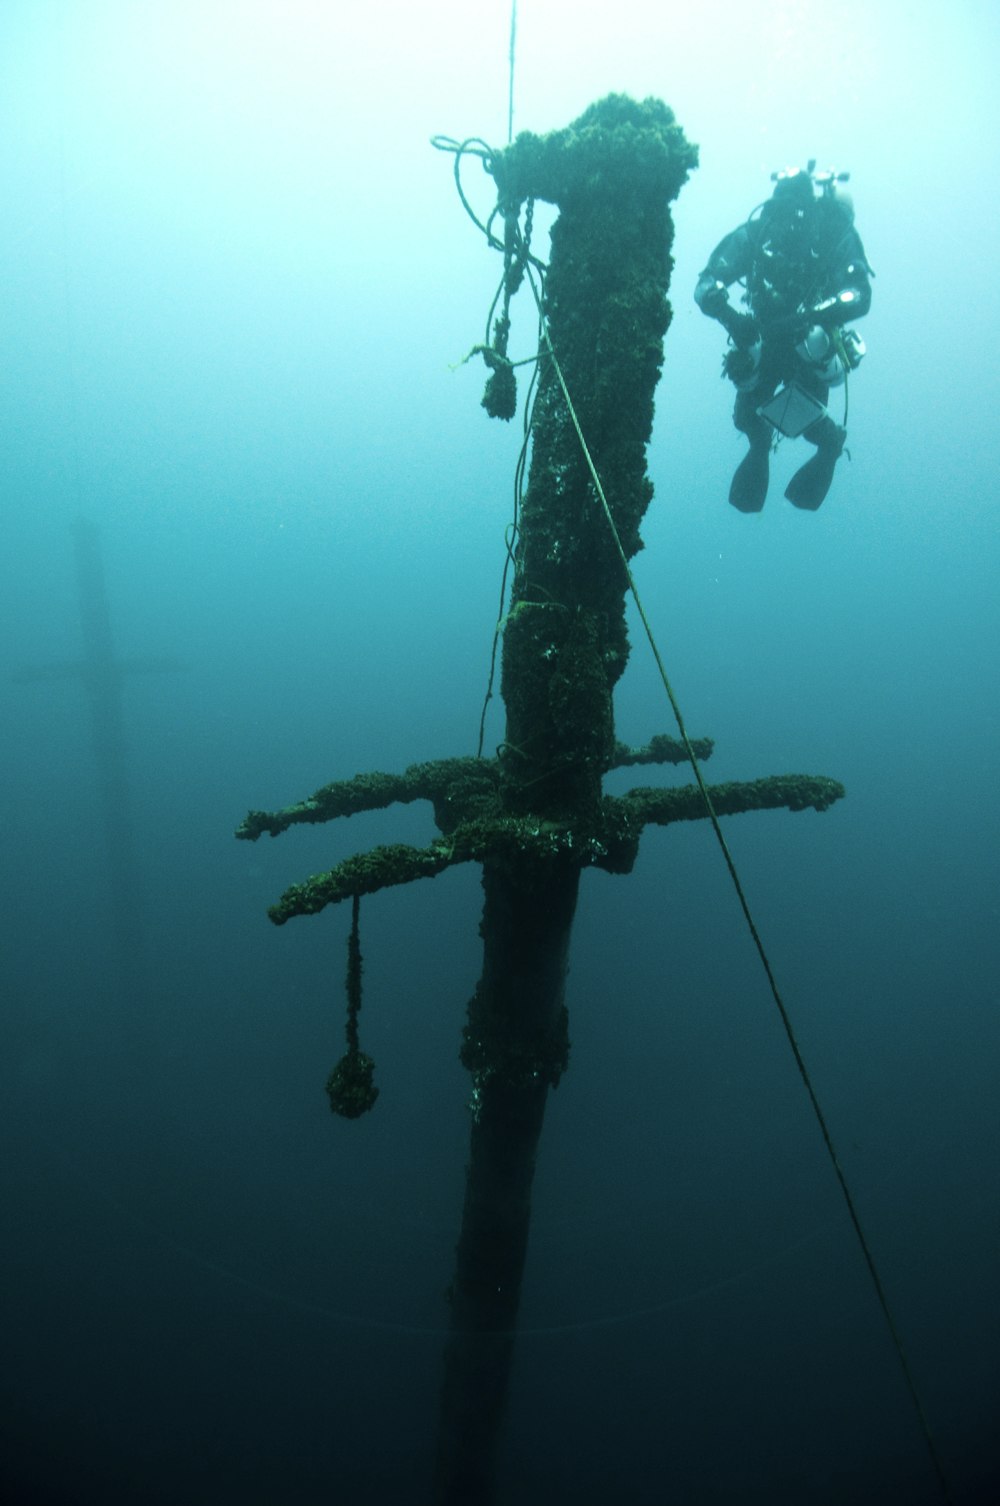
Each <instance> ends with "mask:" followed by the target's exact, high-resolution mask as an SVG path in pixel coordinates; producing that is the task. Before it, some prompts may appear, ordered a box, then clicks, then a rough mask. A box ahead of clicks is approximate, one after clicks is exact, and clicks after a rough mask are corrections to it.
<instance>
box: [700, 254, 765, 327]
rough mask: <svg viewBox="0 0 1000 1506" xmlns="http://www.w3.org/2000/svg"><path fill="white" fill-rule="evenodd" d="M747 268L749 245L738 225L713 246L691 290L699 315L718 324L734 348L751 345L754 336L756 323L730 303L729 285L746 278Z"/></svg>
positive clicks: (748, 264)
mask: <svg viewBox="0 0 1000 1506" xmlns="http://www.w3.org/2000/svg"><path fill="white" fill-rule="evenodd" d="M749 266H750V244H749V239H748V237H747V233H746V226H745V225H741V226H740V228H739V229H738V230H733V231H732V232H731V233H730V234H729V235H727V236H726V238H725V240H723V241H720V242H719V244H718V245H717V246H716V248H715V250H714V251H713V252H712V254H711V256H710V257H709V259H708V265H707V266H706V267H705V270H704V271H703V272H702V274H701V276H700V277H699V278H698V281H697V283H696V285H695V290H694V301H695V303H696V304H697V305H698V307H699V308H700V309H701V311H702V313H703V314H707V316H708V317H709V319H715V320H717V321H718V323H719V324H721V325H722V327H723V329H724V330H725V331H726V333H727V334H728V335H729V337H730V339H731V340H732V341H733V342H734V344H736V345H752V344H753V342H754V340H755V339H756V336H757V325H756V321H755V320H754V319H753V318H752V317H751V316H750V315H749V314H741V313H739V311H738V310H737V309H734V308H733V306H732V304H731V303H730V301H729V288H730V285H731V284H732V283H734V282H736V281H737V280H738V279H739V278H740V277H745V276H746V274H747V271H748V270H749Z"/></svg>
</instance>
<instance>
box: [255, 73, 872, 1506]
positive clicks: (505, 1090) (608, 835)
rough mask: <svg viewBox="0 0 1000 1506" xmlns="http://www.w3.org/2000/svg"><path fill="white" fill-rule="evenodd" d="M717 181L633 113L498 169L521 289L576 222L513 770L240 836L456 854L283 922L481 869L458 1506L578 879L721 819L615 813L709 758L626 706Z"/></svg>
mask: <svg viewBox="0 0 1000 1506" xmlns="http://www.w3.org/2000/svg"><path fill="white" fill-rule="evenodd" d="M456 146H457V143H456ZM480 155H482V154H480ZM695 161H696V153H695V149H694V148H693V147H692V146H691V145H690V144H689V143H688V142H687V140H686V139H685V137H684V135H683V132H682V131H681V129H680V127H679V126H678V125H677V123H676V121H675V120H674V117H673V114H672V112H671V111H670V110H669V109H668V108H667V107H666V106H665V105H664V104H662V103H661V102H660V101H658V100H646V101H645V102H644V103H641V104H639V103H636V102H635V101H633V100H630V99H627V98H625V97H623V96H610V97H609V98H607V99H605V100H603V101H601V102H599V103H598V104H595V105H593V106H591V107H590V108H589V109H588V110H587V111H586V112H585V113H584V114H583V115H582V116H581V117H580V119H579V120H577V121H576V122H575V123H574V124H573V125H572V126H570V127H568V128H567V129H565V130H562V131H556V132H553V133H551V134H550V135H547V136H544V137H538V136H535V135H532V134H530V133H523V134H522V135H520V136H518V137H517V139H516V140H515V141H514V142H513V144H512V145H511V146H509V147H508V148H507V149H506V150H504V151H502V152H498V153H491V154H489V155H487V156H485V158H484V165H485V166H486V168H487V171H488V172H489V173H490V174H491V175H492V177H493V179H494V180H495V183H496V188H497V197H498V212H499V213H500V214H501V215H502V216H503V220H504V223H505V225H506V227H507V235H506V237H505V242H506V245H507V251H508V256H507V273H508V277H511V278H513V277H517V275H518V263H519V258H520V271H521V272H522V273H523V271H524V264H525V259H526V248H524V246H523V241H521V240H520V237H519V231H518V228H517V227H518V222H519V216H520V213H521V210H522V207H523V206H524V205H525V204H526V203H529V204H530V203H531V202H532V201H533V200H536V199H543V200H546V201H547V202H550V203H552V204H554V205H556V206H557V208H558V211H559V215H558V218H557V220H556V222H555V225H554V227H553V230H552V241H551V258H550V262H549V266H548V269H547V271H546V273H545V278H544V292H543V295H542V298H541V305H542V317H543V320H544V338H543V342H542V348H541V350H540V362H541V365H540V372H539V387H538V393H537V397H536V401H535V407H534V413H533V419H532V430H531V432H532V445H533V449H532V460H531V469H530V476H529V481H528V486H527V490H526V493H525V496H524V499H523V505H522V509H521V516H520V520H519V526H518V536H517V543H516V548H515V556H514V582H513V589H512V595H511V601H510V607H509V611H508V614H507V617H506V621H505V627H504V639H503V672H502V693H503V698H504V702H505V705H506V711H507V725H506V734H505V739H504V742H503V744H502V745H501V748H500V750H499V754H498V756H497V757H496V758H495V759H484V758H455V759H446V760H442V761H440V762H435V763H431V764H423V765H416V766H413V767H411V768H409V769H407V770H406V771H405V773H403V774H401V775H388V774H371V775H361V776H358V777H356V778H354V779H351V780H346V781H339V782H337V783H334V784H331V785H327V786H325V787H324V788H323V789H321V790H319V791H317V792H316V794H314V795H313V796H311V797H309V799H307V800H306V801H304V802H302V803H301V804H299V805H295V806H292V807H289V808H287V809H286V810H283V811H278V812H270V813H269V812H261V811H252V812H250V813H249V815H248V816H247V818H246V820H245V821H244V822H243V824H242V826H241V827H240V829H239V831H238V833H237V835H239V836H241V837H244V838H249V839H255V838H256V837H258V836H260V835H261V834H262V833H263V832H265V831H267V832H269V833H270V834H271V835H277V834H278V833H279V832H280V831H283V830H284V829H286V828H287V827H288V826H289V825H291V824H293V823H296V822H303V821H305V822H314V821H325V820H328V819H331V818H332V817H335V816H337V815H348V814H351V813H352V812H354V811H358V810H363V809H373V808H376V807H381V806H385V805H388V804H390V803H392V802H393V801H397V800H400V801H409V800H415V799H426V800H429V801H431V802H432V804H433V808H434V816H435V821H436V823H437V826H438V828H439V830H440V832H441V837H440V838H439V839H437V840H435V841H434V842H433V843H432V844H431V845H430V846H429V847H427V848H424V849H414V848H411V847H403V846H389V847H382V848H376V849H375V850H374V851H372V852H369V853H366V854H361V855H358V856H355V857H352V858H349V859H347V860H346V861H345V862H343V863H341V864H339V865H338V866H337V867H336V868H334V869H333V870H331V871H330V872H328V873H325V874H319V875H316V876H314V877H313V878H310V879H308V880H306V881H305V882H304V883H301V884H297V885H295V886H293V887H292V888H291V889H289V890H288V891H287V892H286V894H285V895H283V896H282V898H281V899H280V900H279V902H278V903H277V904H276V905H275V906H274V907H273V908H272V910H271V911H270V914H271V918H272V919H273V920H274V921H275V922H276V923H277V924H281V923H283V922H284V921H285V920H287V919H289V918H290V917H291V916H293V915H298V914H309V913H315V912H316V911H318V910H320V909H322V908H323V907H324V906H325V905H327V904H330V903H336V902H338V901H340V900H343V899H347V898H348V897H351V898H353V899H355V900H356V899H357V898H358V896H360V895H362V894H367V893H372V892H374V891H376V890H378V889H380V888H383V887H385V886H386V885H388V884H396V883H405V882H409V881H410V880H412V879H416V878H422V877H433V876H434V875H435V874H436V873H439V872H441V871H442V870H443V869H444V868H446V867H449V866H451V865H452V864H453V863H458V862H470V861H472V862H477V863H479V864H481V865H482V870H483V888H484V893H485V902H484V909H483V918H482V924H481V933H482V936H483V948H484V955H483V971H482V976H481V978H480V981H479V984H478V986H477V988H476V992H475V995H474V997H473V999H472V1001H471V1003H470V1006H469V1016H468V1023H467V1025H466V1027H465V1031H464V1040H463V1045H462V1060H463V1062H464V1064H465V1066H466V1067H467V1068H468V1069H469V1071H470V1073H471V1075H472V1094H471V1102H470V1108H471V1112H472V1129H471V1139H470V1149H469V1162H468V1171H467V1181H466V1192H465V1202H464V1209H463V1216H462V1227H461V1233H460V1236H459V1241H458V1246H457V1251H456V1267H455V1274H454V1279H453V1281H452V1284H451V1287H450V1291H449V1298H450V1308H451V1323H450V1336H449V1339H448V1343H447V1347H446V1353H445V1364H444V1381H443V1387H442V1398H441V1412H440V1424H439V1433H438V1441H437V1453H436V1468H435V1482H434V1491H433V1499H434V1501H435V1503H436V1506H488V1503H490V1502H492V1501H493V1500H494V1498H495V1486H494V1465H495V1459H496V1450H497V1443H498V1438H499V1431H500V1425H501V1421H502V1416H503V1409H504V1402H505V1397H506V1391H507V1385H508V1377H509V1371H510V1362H511V1355H512V1351H513V1345H514V1337H515V1330H516V1324H517V1313H518V1305H519V1299H520V1287H521V1276H522V1272H523V1268H524V1260H525V1253H526V1249H527V1240H528V1228H529V1218H530V1194H531V1184H532V1178H533V1174H534V1166H535V1154H536V1149H537V1145H538V1140H539V1136H540V1134H541V1129H542V1122H543V1117H544V1112H545V1104H546V1099H547V1096H548V1092H549V1088H550V1087H552V1086H554V1085H555V1084H556V1083H557V1082H558V1080H559V1077H560V1074H561V1073H562V1072H563V1070H564V1069H565V1067H566V1065H567V1060H568V1052H569V1040H568V1027H567V1013H566V1007H565V1001H564V991H565V978H566V966H567V957H568V952H569V945H570V934H571V929H572V923H573V916H574V912H575V908H576V900H577V892H578V889H579V883H580V874H581V872H582V870H583V869H584V868H586V867H600V868H604V869H605V870H607V871H609V872H613V873H627V872H629V871H630V869H631V867H632V865H633V863H634V861H635V857H636V854H637V852H638V846H639V840H640V836H641V833H642V831H643V828H644V827H645V826H646V825H647V824H649V823H653V824H659V825H663V824H668V823H669V822H672V821H675V820H691V819H698V818H701V817H704V816H706V815H707V814H708V811H707V808H706V802H705V797H704V795H703V792H702V790H700V789H699V788H698V787H696V786H687V787H684V788H638V789H634V790H632V791H630V792H629V793H628V794H627V795H625V796H623V797H620V798H615V797H611V796H606V795H604V793H603V777H604V775H605V773H606V772H607V771H608V770H609V769H611V768H613V767H618V766H621V765H623V764H632V763H663V762H673V763H681V762H684V761H685V760H686V759H687V758H688V757H689V749H690V747H691V745H688V746H687V747H685V746H684V745H683V744H681V743H679V742H676V741H674V740H673V739H671V738H669V737H665V736H660V737H655V738H653V739H652V740H651V742H650V743H649V744H648V745H647V746H646V747H645V748H642V749H629V748H625V747H623V746H622V745H621V744H620V743H617V742H616V740H615V732H614V715H613V706H612V694H613V691H614V687H615V684H616V683H617V681H618V679H619V678H620V676H621V674H622V672H623V670H624V668H625V665H626V662H627V659H628V652H629V648H628V639H627V634H626V626H625V594H626V590H627V586H628V575H627V570H626V566H625V563H624V561H625V559H628V558H631V557H632V556H633V555H634V554H635V553H636V552H637V550H638V549H639V548H640V547H641V542H640V537H639V527H640V523H641V520H642V517H643V515H644V513H645V511H646V508H647V506H648V505H649V502H650V500H651V497H652V485H651V483H650V481H649V478H648V475H647V473H646V445H647V443H648V440H649V437H650V433H651V429H652V422H653V394H654V389H655V386H656V382H657V379H658V377H659V374H660V368H661V363H662V355H663V336H664V334H665V332H666V330H667V327H668V325H669V322H670V306H669V304H668V302H667V296H666V294H667V287H668V284H669V278H670V270H671V265H672V264H671V259H670V246H671V242H672V235H673V227H672V223H671V218H670V213H669V205H670V203H671V202H672V200H673V199H674V198H675V197H676V195H677V193H678V192H679V191H680V188H681V187H682V185H683V183H684V182H685V180H686V178H687V176H688V173H689V172H690V171H691V169H692V168H693V167H694V165H695ZM519 248H520V250H519ZM508 291H509V290H508ZM505 312H506V311H505ZM502 323H503V321H501V325H502ZM501 325H498V327H497V332H496V335H497V337H496V340H495V343H494V346H493V347H492V348H489V349H487V351H486V352H485V354H486V358H487V363H488V364H489V365H490V366H491V367H492V368H493V373H494V376H493V378H491V386H492V391H490V390H489V389H488V394H487V399H485V400H484V401H485V402H486V404H487V406H488V407H489V406H491V404H492V405H493V409H494V411H499V412H500V413H501V415H502V416H507V417H509V416H510V414H511V412H512V411H513V409H512V408H510V407H506V401H507V400H506V396H505V395H504V388H505V386H506V387H508V390H509V380H510V376H511V373H510V370H509V366H508V363H507V361H506V332H505V330H503V329H502V328H501ZM564 384H565V386H564ZM567 394H569V395H570V397H571V400H572V405H573V407H572V412H571V409H570V406H569V403H568V401H567ZM498 398H499V401H498ZM505 408H506V411H505ZM577 425H579V429H578V428H577ZM581 433H582V434H583V435H584V436H585V437H586V444H587V446H588V449H589V452H590V457H591V459H592V462H593V465H594V467H595V468H596V472H597V473H598V474H599V476H600V478H601V482H602V486H601V490H603V493H604V496H605V497H606V499H607V506H608V511H609V512H610V516H611V519H612V520H613V525H614V526H613V528H612V527H611V526H610V524H609V518H608V515H607V514H606V512H605V510H604V504H603V502H602V500H601V498H600V496H599V494H598V490H597V488H596V486H595V483H594V479H593V472H592V471H591V468H590V463H589V462H588V459H587V456H586V455H585V453H584V450H583V448H582V445H581V438H580V435H581ZM616 534H617V538H618V540H619V541H620V548H619V545H618V544H617V543H616V542H615V535H616ZM694 752H696V753H697V756H698V757H699V758H707V757H708V756H709V754H710V752H711V744H710V743H709V742H708V741H706V740H701V741H699V742H698V743H696V744H695V745H694ZM710 793H711V799H712V804H713V806H714V809H715V812H716V814H718V815H729V814H735V813H738V812H741V811H748V810H754V809H763V808H778V807H785V808H788V809H793V810H802V809H805V808H807V807H811V808H813V809H816V810H822V809H824V808H825V807H826V806H828V805H829V804H831V803H832V802H833V801H834V800H836V799H837V798H839V796H840V795H841V794H842V793H843V790H842V788H841V786H840V785H838V784H836V783H835V782H834V781H833V780H830V779H826V778H822V777H815V778H814V777H809V776H799V775H792V776H783V777H772V778H768V779H763V780H757V781H754V782H751V783H746V784H743V783H740V784H728V785H723V786H715V787H713V788H712V789H711V792H710ZM356 915H357V911H356V909H355V919H356ZM350 956H351V962H350V963H349V968H348V995H349V1015H348V1050H347V1053H346V1055H345V1056H344V1058H342V1060H341V1062H340V1063H339V1064H338V1066H337V1068H336V1069H335V1071H334V1073H333V1074H332V1076H331V1079H330V1083H329V1085H328V1088H329V1091H330V1096H331V1103H332V1105H333V1107H334V1109H335V1110H337V1111H338V1112H340V1113H344V1114H347V1115H348V1116H352V1117H353V1116H355V1115H357V1114H360V1113H362V1112H364V1111H365V1110H366V1109H368V1108H370V1107H371V1106H372V1104H373V1102H374V1099H375V1096H376V1093H377V1089H375V1088H374V1087H373V1085H372V1073H373V1065H374V1064H373V1063H372V1062H371V1061H370V1059H369V1058H368V1057H367V1056H365V1054H364V1053H363V1052H361V1050H360V1047H359V1044H358V1035H357V1007H358V1005H359V1003H360V954H359V953H358V951H357V932H356V926H355V929H354V930H353V931H352V951H351V953H350Z"/></svg>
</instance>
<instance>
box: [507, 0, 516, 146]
mask: <svg viewBox="0 0 1000 1506" xmlns="http://www.w3.org/2000/svg"><path fill="white" fill-rule="evenodd" d="M516 40H517V0H511V5H510V53H509V55H508V56H509V61H510V82H509V84H508V87H507V145H508V146H510V144H511V142H512V141H513V140H514V44H515V42H516Z"/></svg>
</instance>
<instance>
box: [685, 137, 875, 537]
mask: <svg viewBox="0 0 1000 1506" xmlns="http://www.w3.org/2000/svg"><path fill="white" fill-rule="evenodd" d="M815 166H816V164H815V163H814V162H810V163H809V166H808V168H806V169H805V170H804V171H803V170H802V169H799V168H790V169H788V170H787V171H785V172H782V173H775V174H773V175H772V176H773V181H774V185H775V186H774V192H773V194H772V196H771V198H770V199H768V200H766V201H765V202H764V204H762V205H761V206H760V207H759V209H755V210H754V211H753V213H752V214H751V215H750V218H749V219H748V220H747V221H746V223H745V224H743V225H740V226H739V228H738V229H736V230H733V231H731V232H730V234H729V235H727V236H726V237H725V239H724V240H722V241H720V243H719V245H718V246H716V248H715V250H714V251H713V252H712V255H711V256H710V257H709V260H708V265H707V266H706V268H705V270H704V271H703V272H702V274H701V276H700V277H699V279H698V285H697V287H696V288H695V294H694V296H695V301H696V302H697V304H698V307H699V308H700V309H701V311H702V313H704V314H707V315H708V316H709V318H711V319H717V320H718V321H719V323H720V324H721V325H722V326H723V328H724V329H725V330H726V333H727V334H728V335H729V339H730V342H731V344H730V348H729V350H728V351H727V352H726V356H725V359H724V361H723V370H724V373H725V375H726V376H728V377H729V378H730V380H731V381H732V382H733V384H734V385H735V387H736V404H735V407H734V410H733V422H734V424H735V425H736V427H737V429H739V430H740V431H741V432H742V433H743V434H745V435H746V436H747V439H748V440H749V441H750V449H749V452H748V453H747V455H746V456H744V458H743V460H742V461H741V463H740V465H739V466H738V467H737V470H736V474H735V475H734V476H733V480H732V484H731V486H730V488H729V500H730V502H731V503H732V505H733V506H734V507H738V508H739V509H740V511H741V512H759V511H760V509H761V508H762V507H763V506H764V499H765V497H766V496H767V484H768V460H769V455H770V451H771V445H772V440H773V437H774V432H775V430H777V431H778V432H779V433H782V434H784V435H786V436H788V437H791V438H794V437H796V436H797V435H799V434H802V435H803V437H804V438H805V439H807V440H808V441H809V442H810V444H813V445H815V446H816V453H815V454H814V455H813V456H812V457H811V458H810V459H809V460H807V461H806V463H805V465H803V466H801V467H800V469H799V470H797V471H796V472H795V474H794V476H793V477H792V479H791V481H790V482H789V483H788V487H787V489H786V491H785V496H786V497H787V498H788V500H789V501H790V502H792V503H794V505H795V506H796V507H803V508H809V509H815V508H817V507H819V505H820V503H821V502H822V501H823V499H824V497H825V496H826V494H827V492H828V491H829V489H830V483H831V482H832V480H833V472H834V468H835V466H836V464H837V459H838V457H839V455H840V453H841V451H842V450H843V448H844V442H845V440H846V438H847V431H846V430H845V429H844V428H842V427H841V425H840V424H838V423H835V422H834V420H833V419H832V418H831V417H830V415H829V413H827V411H826V402H827V398H828V397H829V393H830V388H831V387H832V386H836V385H838V384H839V383H840V382H843V381H844V379H845V375H846V373H847V372H848V371H849V370H853V368H854V367H856V366H857V364H858V362H859V361H860V360H861V357H862V356H863V355H864V350H865V347H864V342H863V340H862V339H861V338H860V336H859V335H858V334H857V333H856V331H854V330H853V329H847V328H845V325H846V324H847V322H848V321H849V320H853V319H860V318H861V316H862V315H863V314H866V313H867V312H868V309H869V307H870V305H871V299H872V293H871V283H870V281H869V279H870V278H871V277H872V276H874V274H873V272H872V270H871V267H870V266H869V265H868V260H867V258H866V256H865V251H864V247H863V246H862V244H861V237H860V236H859V235H858V232H857V230H855V228H854V208H853V205H852V203H851V200H850V198H849V196H848V195H847V194H846V193H845V192H844V190H843V189H842V188H841V186H840V185H841V184H842V183H843V182H845V181H846V178H847V174H840V175H836V174H834V173H833V172H824V173H816V172H815ZM733 283H741V284H742V285H743V287H744V289H745V291H744V294H743V302H744V303H745V305H746V309H747V312H746V313H741V312H740V311H739V310H738V309H735V308H734V307H733V306H732V304H731V303H730V301H729V291H728V290H729V288H730V287H731V286H732V285H733ZM779 389H780V391H779Z"/></svg>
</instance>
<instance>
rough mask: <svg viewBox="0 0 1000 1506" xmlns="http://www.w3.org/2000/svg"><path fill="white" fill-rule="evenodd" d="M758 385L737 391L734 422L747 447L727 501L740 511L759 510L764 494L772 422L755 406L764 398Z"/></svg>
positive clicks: (765, 494) (765, 492) (765, 491)
mask: <svg viewBox="0 0 1000 1506" xmlns="http://www.w3.org/2000/svg"><path fill="white" fill-rule="evenodd" d="M766 398H767V393H766V392H765V393H764V395H763V396H762V395H761V389H760V387H759V386H758V387H755V388H754V389H753V391H752V392H737V394H736V406H735V408H734V409H733V423H734V424H735V425H736V427H737V429H739V431H740V433H741V434H745V435H746V437H747V439H748V440H749V441H750V448H749V450H748V451H747V453H746V454H745V455H744V457H743V459H742V460H741V461H740V463H739V465H738V466H737V467H736V474H735V475H734V476H733V479H732V482H731V483H730V486H729V501H730V503H731V504H732V506H733V507H738V508H739V510H740V512H760V510H761V508H762V507H763V506H764V500H765V498H766V497H767V483H768V458H769V456H770V454H771V434H772V430H771V425H770V424H769V423H768V422H767V420H766V419H764V418H761V416H760V414H759V413H758V412H757V409H758V407H759V405H760V403H761V402H763V401H766Z"/></svg>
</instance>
